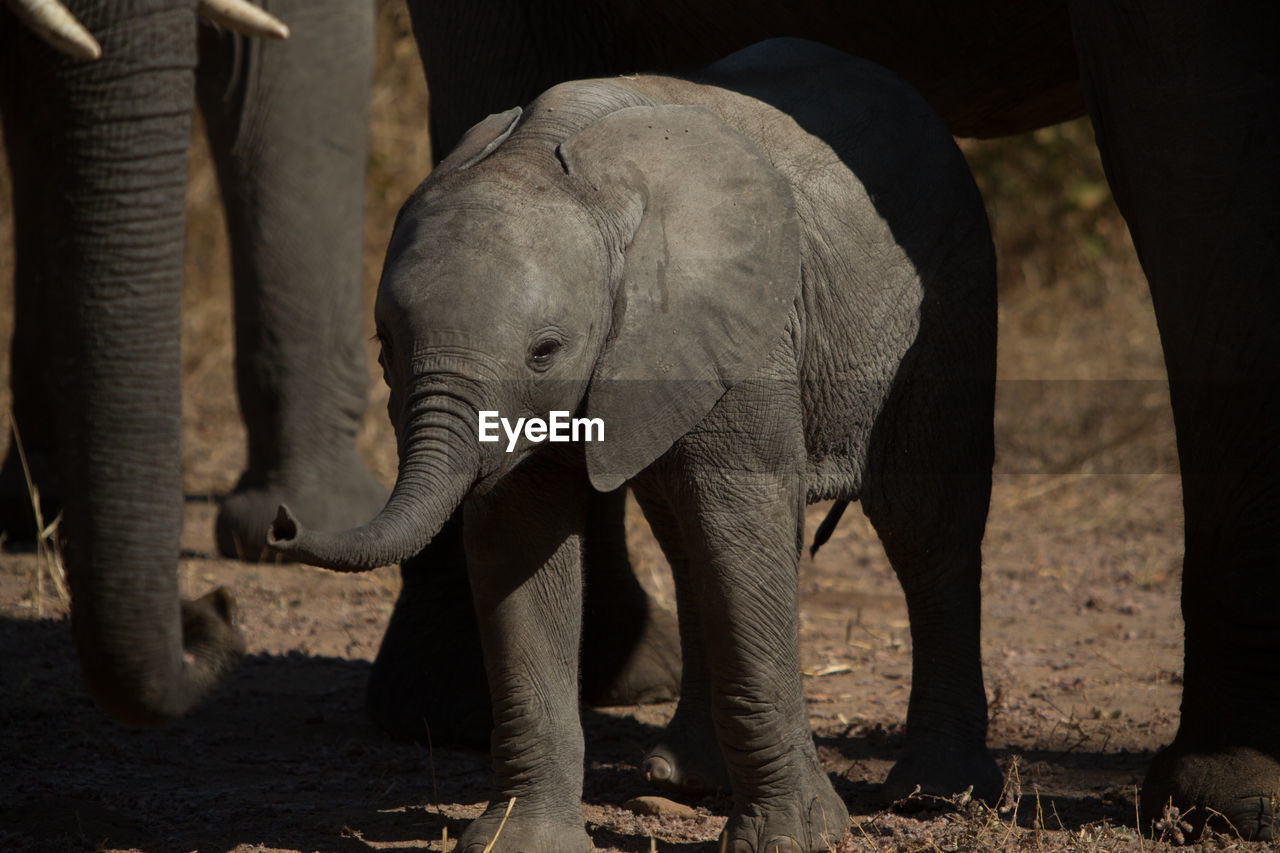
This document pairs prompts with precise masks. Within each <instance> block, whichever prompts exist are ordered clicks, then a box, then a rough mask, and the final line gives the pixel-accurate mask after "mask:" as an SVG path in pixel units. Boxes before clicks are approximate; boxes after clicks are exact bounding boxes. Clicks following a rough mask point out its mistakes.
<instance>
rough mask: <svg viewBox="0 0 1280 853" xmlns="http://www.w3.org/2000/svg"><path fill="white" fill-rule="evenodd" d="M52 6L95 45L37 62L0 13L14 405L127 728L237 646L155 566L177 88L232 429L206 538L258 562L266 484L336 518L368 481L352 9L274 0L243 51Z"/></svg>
mask: <svg viewBox="0 0 1280 853" xmlns="http://www.w3.org/2000/svg"><path fill="white" fill-rule="evenodd" d="M69 5H70V7H71V10H72V11H73V12H74V13H75V14H76V15H77V16H78V17H79V18H80V19H81V20H82V21H83V22H84V23H85V24H86V26H87V27H88V28H89V30H90V31H91V32H92V33H93V34H94V35H95V36H96V37H97V39H98V40H99V41H100V42H101V44H102V47H103V51H104V56H103V58H102V59H101V60H100V61H97V62H80V61H76V60H73V59H69V58H67V57H65V56H62V55H61V54H59V53H56V52H55V51H54V50H53V49H52V48H50V47H48V46H47V45H45V44H44V43H43V42H41V41H39V40H38V39H36V38H35V37H34V36H33V35H31V33H29V32H28V31H27V30H26V29H25V27H23V26H22V25H21V24H20V23H19V22H18V20H17V19H16V18H14V17H13V15H12V14H11V13H10V12H9V11H8V10H7V9H0V115H2V117H3V122H4V133H5V147H6V150H7V153H8V158H9V166H10V172H11V175H12V180H13V198H14V208H15V211H14V212H15V225H16V265H15V266H16V281H15V297H16V303H17V304H16V322H15V333H14V340H13V353H12V380H11V381H12V389H13V411H14V416H15V419H16V421H17V423H18V424H19V427H20V429H21V430H22V433H23V438H24V440H25V445H26V449H27V453H28V454H29V456H30V457H31V459H32V462H33V468H34V473H35V475H36V477H37V480H38V482H39V485H40V487H41V492H42V495H44V497H45V501H44V503H45V512H46V518H50V517H51V516H52V515H53V513H54V511H56V509H57V508H58V506H59V505H61V506H62V508H63V509H64V518H63V521H62V526H61V532H62V536H63V540H64V542H65V545H66V560H67V568H68V572H69V577H70V582H71V593H72V627H73V630H74V634H75V640H76V646H77V649H78V652H79V655H80V659H81V662H82V664H83V669H84V674H85V678H86V681H87V683H88V686H89V688H90V690H91V692H92V693H93V696H94V698H95V699H96V700H97V702H98V703H99V704H100V705H101V706H102V707H103V708H104V709H106V710H107V711H108V712H110V713H111V714H112V715H113V716H115V717H117V718H119V719H121V720H124V721H127V722H131V723H135V724H150V723H156V722H160V721H163V720H166V719H169V718H172V717H174V716H177V715H179V714H181V713H183V712H184V711H185V710H187V709H188V708H190V707H191V706H192V705H193V704H194V703H195V702H197V701H198V700H199V698H200V697H201V696H202V695H203V694H204V693H205V692H206V691H207V690H208V689H210V688H211V687H212V686H213V685H214V684H215V683H216V682H217V681H218V679H219V678H220V677H221V675H222V674H223V673H225V672H226V671H227V670H228V669H229V668H230V667H231V666H233V665H234V664H235V662H236V660H237V659H238V658H239V656H240V654H242V652H243V648H244V644H243V640H242V639H241V637H240V635H239V633H238V631H237V630H236V629H235V627H234V625H233V616H232V610H233V604H232V601H231V598H230V595H229V594H228V593H227V592H226V591H225V590H221V589H219V590H215V591H214V592H212V593H210V594H209V595H207V596H205V597H204V598H202V599H200V600H198V601H195V602H188V601H181V602H180V600H179V596H178V582H177V574H176V569H177V561H178V536H179V533H180V530H181V526H182V512H183V509H182V505H183V494H182V480H181V471H180V465H179V437H180V425H181V424H180V382H179V331H180V322H179V320H180V318H179V298H180V293H181V281H182V234H183V209H184V197H185V191H186V177H187V146H188V141H189V138H190V133H191V116H192V111H193V108H194V106H195V105H196V103H197V102H198V103H199V105H200V107H201V109H202V111H203V114H204V118H205V123H206V126H207V128H208V133H209V138H210V142H211V147H212V149H213V152H214V157H215V160H216V163H217V168H218V176H219V180H220V184H221V189H222V194H223V198H224V201H225V204H226V212H227V220H228V226H229V231H230V238H231V248H232V254H233V269H234V291H235V321H236V378H237V390H238V391H239V398H240V406H241V409H242V411H243V413H244V417H245V424H246V426H247V427H248V436H249V453H248V457H249V458H248V467H247V470H246V471H245V472H244V473H243V474H242V475H241V477H240V480H239V483H238V484H237V486H236V489H235V492H234V494H233V495H232V496H231V497H230V498H228V499H227V501H226V502H225V503H224V504H223V506H222V507H221V509H220V512H219V515H218V519H217V533H218V544H219V548H220V550H221V551H222V552H223V553H224V554H227V555H229V556H244V557H246V558H250V559H256V558H257V556H258V555H259V553H260V552H261V551H262V549H263V547H264V544H265V539H264V533H263V531H264V530H265V527H266V525H267V524H268V523H269V521H270V518H271V517H272V514H273V513H274V509H275V505H276V504H277V503H278V502H279V501H281V500H288V501H291V502H293V501H297V502H298V505H299V508H298V512H299V514H300V515H301V516H302V517H309V518H313V519H316V522H317V523H320V520H321V519H324V520H325V521H324V523H326V524H339V525H341V524H352V523H357V522H358V521H359V520H360V519H362V518H367V517H368V513H370V512H375V511H376V510H377V508H378V507H379V506H381V504H382V502H383V501H384V500H385V497H386V490H385V489H384V488H383V487H382V486H381V485H380V484H379V483H378V482H377V481H376V480H375V479H374V478H373V476H372V475H371V474H370V472H369V471H368V470H367V469H366V468H365V466H364V464H363V463H362V462H361V461H360V460H359V458H358V457H357V456H356V454H355V448H354V442H355V434H356V428H357V425H358V421H359V418H360V416H361V414H362V413H363V411H364V407H365V395H366V382H367V379H366V377H367V374H366V370H365V359H364V352H363V345H362V342H361V340H360V321H359V317H360V298H361V297H360V279H361V268H360V258H361V240H362V236H361V222H362V206H363V189H364V168H365V163H366V159H367V157H366V140H365V137H366V120H367V103H368V90H369V78H370V72H371V51H372V43H373V28H372V15H371V9H370V7H369V6H368V4H364V3H350V2H345V0H321V2H315V0H306V2H302V0H273V2H270V3H267V4H266V5H267V6H268V8H269V9H270V10H271V11H272V12H274V13H275V14H277V15H279V16H280V17H282V18H284V19H286V20H287V21H288V22H289V25H290V26H291V28H292V37H291V38H290V39H289V40H288V41H286V42H283V43H271V44H266V43H262V42H258V41H254V40H250V39H246V38H243V37H240V36H234V35H230V34H225V33H219V32H218V31H216V30H214V29H212V28H211V27H208V26H198V25H197V21H196V15H195V8H194V2H193V0H183V2H177V0H128V2H113V3H101V2H72V3H70V4H69ZM55 451H56V454H55ZM16 463H17V459H16V454H15V452H14V450H13V448H11V449H10V454H9V457H8V459H7V460H6V464H5V471H4V477H3V478H2V479H3V481H4V482H3V485H4V497H5V498H6V501H5V504H4V506H3V512H0V521H3V523H4V526H5V528H6V529H7V530H9V531H10V533H11V537H12V535H13V534H14V533H17V532H19V531H18V530H17V528H20V527H21V526H22V522H23V517H22V515H23V510H24V507H23V506H22V504H23V503H24V502H25V498H26V493H25V486H24V484H23V483H22V481H21V471H20V467H19V466H18V465H17V464H16ZM58 474H60V476H58ZM322 484H323V488H322V487H321V486H322ZM28 524H29V521H28Z"/></svg>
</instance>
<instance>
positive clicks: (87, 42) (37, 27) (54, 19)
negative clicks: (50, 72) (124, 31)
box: [5, 0, 102, 60]
mask: <svg viewBox="0 0 1280 853" xmlns="http://www.w3.org/2000/svg"><path fill="white" fill-rule="evenodd" d="M5 3H6V4H7V5H8V6H9V8H10V9H12V10H13V13H14V14H15V15H17V16H18V17H19V18H21V19H22V22H23V23H25V24H26V25H27V26H28V27H30V28H31V29H32V31H33V32H35V34H36V35H37V36H39V37H40V38H41V39H42V40H43V41H44V42H45V43H46V44H48V45H49V46H50V47H53V48H54V49H56V50H60V51H62V52H63V53H65V54H67V55H68V56H71V57H73V58H75V59H85V60H94V59H98V58H99V57H101V56H102V45H100V44H98V40H97V39H96V38H94V37H93V34H92V33H90V32H89V31H88V30H86V29H85V28H84V25H83V24H81V23H80V22H79V21H77V20H76V16H75V15H73V14H71V12H69V11H68V10H67V7H66V6H63V5H62V4H61V3H59V2H58V0H5Z"/></svg>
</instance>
